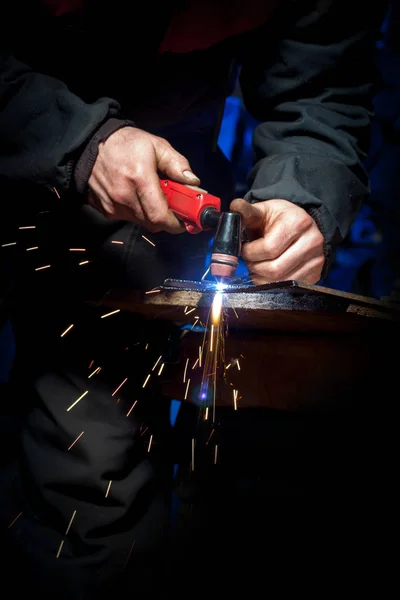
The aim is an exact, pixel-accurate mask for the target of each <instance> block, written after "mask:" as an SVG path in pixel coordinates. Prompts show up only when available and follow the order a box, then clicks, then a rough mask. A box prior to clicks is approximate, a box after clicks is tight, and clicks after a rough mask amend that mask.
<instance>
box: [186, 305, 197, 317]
mask: <svg viewBox="0 0 400 600" xmlns="http://www.w3.org/2000/svg"><path fill="white" fill-rule="evenodd" d="M195 310H196V307H194V308H191V309H190V310H188V311H187V313H185V315H190V313H192V312H193V311H195Z"/></svg>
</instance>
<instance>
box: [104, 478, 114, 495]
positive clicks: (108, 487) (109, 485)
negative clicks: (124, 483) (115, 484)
mask: <svg viewBox="0 0 400 600" xmlns="http://www.w3.org/2000/svg"><path fill="white" fill-rule="evenodd" d="M111 484H112V481H111V480H110V483H109V484H108V486H107V490H106V495H105V498H108V494H109V492H110V488H111Z"/></svg>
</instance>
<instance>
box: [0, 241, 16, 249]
mask: <svg viewBox="0 0 400 600" xmlns="http://www.w3.org/2000/svg"><path fill="white" fill-rule="evenodd" d="M16 245H17V242H9V243H8V244H2V245H1V247H2V248H7V246H16Z"/></svg>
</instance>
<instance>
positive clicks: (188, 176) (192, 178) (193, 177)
mask: <svg viewBox="0 0 400 600" xmlns="http://www.w3.org/2000/svg"><path fill="white" fill-rule="evenodd" d="M182 175H183V176H184V177H186V179H189V181H193V182H198V181H200V179H199V178H198V177H196V175H195V174H194V173H192V171H183V173H182Z"/></svg>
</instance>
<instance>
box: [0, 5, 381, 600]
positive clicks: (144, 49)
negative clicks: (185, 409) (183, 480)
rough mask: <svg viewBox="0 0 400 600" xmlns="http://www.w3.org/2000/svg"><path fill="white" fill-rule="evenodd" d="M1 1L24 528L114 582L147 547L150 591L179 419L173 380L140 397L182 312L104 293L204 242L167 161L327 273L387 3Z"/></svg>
mask: <svg viewBox="0 0 400 600" xmlns="http://www.w3.org/2000/svg"><path fill="white" fill-rule="evenodd" d="M2 11H3V32H2V40H1V45H2V53H1V63H0V69H1V87H0V102H1V115H0V146H1V153H0V177H1V189H2V198H3V203H2V207H3V208H2V219H1V221H2V224H1V236H2V238H1V244H2V246H3V247H2V248H1V253H2V263H3V265H6V266H5V268H4V273H5V276H4V278H3V287H4V295H5V297H6V298H7V299H8V298H12V299H11V300H9V301H8V302H5V303H4V306H6V307H7V306H8V307H9V314H10V315H11V320H12V323H13V327H14V334H15V339H16V351H17V355H16V359H15V365H14V370H13V374H12V375H11V380H12V382H13V387H12V401H13V403H14V404H13V406H15V405H16V398H17V397H18V398H19V401H18V407H19V410H20V415H19V416H20V417H21V420H22V426H21V443H20V444H18V449H19V452H18V461H17V462H16V466H15V465H14V463H12V467H13V468H12V469H11V468H10V469H11V471H12V473H13V485H11V484H10V485H8V484H7V485H4V486H2V489H4V490H5V493H4V494H3V497H4V507H2V510H1V514H2V518H3V519H5V520H6V522H5V527H4V528H5V529H6V530H7V536H6V540H7V547H8V548H9V549H15V552H17V556H18V561H22V562H19V564H20V565H21V564H22V565H24V573H25V574H26V575H25V576H26V578H28V577H30V579H28V581H30V580H31V581H32V582H33V583H34V584H35V585H37V586H38V587H37V588H36V591H38V590H40V591H43V592H44V593H46V592H51V593H54V594H57V596H58V597H59V598H64V597H65V598H67V599H69V598H74V599H78V598H85V600H86V598H92V597H93V598H97V597H100V595H99V596H97V595H96V593H98V594H100V591H101V589H105V587H106V585H108V584H110V582H112V584H113V585H114V584H115V581H117V580H118V577H119V576H122V573H123V572H124V569H125V571H126V570H127V568H128V567H129V569H130V570H133V571H134V572H135V573H136V576H135V585H134V587H133V588H132V589H134V590H135V591H137V590H138V587H137V586H143V589H141V591H142V593H143V594H144V593H149V594H150V597H151V589H152V588H151V585H154V584H155V583H157V578H156V577H155V576H154V573H156V574H157V572H158V569H159V567H160V563H159V562H157V560H156V558H155V557H157V556H158V557H160V556H162V555H161V554H160V552H161V550H160V548H163V543H164V536H163V533H162V532H163V524H164V523H165V522H166V523H168V514H169V513H168V510H167V512H165V508H166V505H167V504H168V498H169V495H168V483H167V482H168V480H169V477H170V473H171V465H172V464H173V462H174V461H173V458H172V457H171V454H170V452H169V450H167V451H166V450H165V448H169V445H168V444H169V443H170V440H171V430H170V428H169V425H168V422H167V421H168V411H167V410H166V409H165V406H164V404H163V402H162V398H161V396H162V394H160V396H159V397H160V398H161V400H159V399H158V397H157V394H156V393H155V392H154V389H153V392H152V395H151V397H150V396H148V397H147V399H148V400H149V403H148V404H147V405H146V403H142V404H141V406H140V402H139V404H138V407H137V408H138V412H136V408H134V409H133V410H132V411H131V410H130V408H131V405H133V401H134V400H135V398H136V396H135V394H137V393H139V392H141V388H142V387H143V386H142V382H143V379H144V377H145V375H146V373H147V372H148V369H149V365H150V364H152V363H150V362H148V361H147V358H143V356H144V355H145V352H146V351H147V350H146V348H147V346H148V350H151V348H152V347H153V346H154V348H155V349H156V350H155V354H154V356H153V358H154V357H156V355H160V354H162V352H164V350H165V348H164V347H163V342H162V341H160V340H161V339H162V338H163V337H166V338H170V337H171V335H173V333H172V332H171V330H170V329H169V328H168V327H167V326H165V331H164V333H165V336H162V335H160V329H159V328H158V325H157V324H156V325H157V326H156V325H154V323H153V324H152V325H151V327H150V328H148V329H146V328H145V326H144V324H143V321H142V320H141V319H140V318H139V317H136V316H134V315H129V316H123V315H121V314H119V315H111V316H110V317H109V318H107V319H106V318H104V319H100V318H99V306H95V307H91V306H88V305H87V304H86V302H85V300H86V298H87V296H88V295H90V294H91V293H93V289H94V287H95V286H99V287H100V289H102V290H103V291H104V293H106V292H107V290H108V289H109V288H110V287H112V286H114V285H120V286H121V285H122V286H137V287H141V288H142V289H151V288H152V287H153V286H156V285H158V284H159V283H160V281H162V277H164V276H181V277H182V276H186V274H187V273H189V272H193V270H194V265H195V264H196V265H197V264H198V262H199V258H198V257H199V256H200V260H203V259H204V254H203V252H202V251H203V250H204V246H202V244H204V242H203V240H204V239H206V238H204V237H202V234H199V235H198V236H189V235H188V234H186V233H183V232H184V227H183V225H182V223H181V222H180V221H179V220H178V218H177V217H176V216H175V215H174V214H173V213H172V212H171V210H169V208H168V205H167V202H166V199H165V197H164V196H163V194H162V191H161V188H160V185H159V177H160V175H161V176H162V177H164V178H167V179H171V180H174V181H176V182H180V183H183V184H188V185H195V186H201V187H202V188H205V189H207V190H208V191H209V192H210V193H212V194H215V195H216V196H218V197H220V198H221V199H222V201H223V203H224V208H225V210H227V209H230V210H232V211H237V212H239V213H240V214H241V216H242V222H243V225H244V227H245V229H246V232H247V237H248V240H249V241H248V242H247V243H246V244H244V245H243V249H242V257H243V260H244V261H245V263H246V265H247V268H248V271H249V274H250V277H251V278H252V281H253V282H254V283H256V284H258V283H265V282H271V281H277V280H284V279H294V280H298V281H300V282H305V283H310V284H315V283H318V282H319V281H321V279H322V278H323V276H324V274H325V273H326V272H327V269H329V264H330V257H331V256H332V251H333V250H334V248H335V247H336V246H337V245H338V244H340V243H341V241H342V240H343V239H344V238H345V237H346V236H347V234H348V232H349V229H350V227H351V224H352V222H353V221H354V219H355V216H356V215H357V212H358V210H359V209H360V207H361V206H362V204H363V203H364V202H365V201H366V199H367V198H368V194H369V186H368V176H367V174H366V172H365V170H364V168H363V161H364V158H365V157H366V154H367V152H368V144H369V132H370V123H371V118H372V116H373V95H374V93H375V89H376V84H377V83H378V79H377V75H376V69H375V65H374V51H375V42H376V39H377V36H378V34H379V29H380V26H381V23H382V21H383V18H384V16H385V11H386V3H385V2H379V3H370V4H369V5H368V3H364V2H361V1H358V0H354V1H353V2H351V1H350V2H343V1H342V0H306V1H302V2H296V1H294V0H285V1H283V2H276V1H274V0H271V1H265V0H247V1H246V2H241V1H237V2H232V1H228V0H221V1H220V2H212V1H208V0H199V1H197V0H182V1H176V2H163V3H161V5H158V6H157V8H155V7H154V5H153V3H150V2H141V3H132V2H129V3H126V2H120V1H119V0H115V1H114V2H112V3H109V2H103V1H101V0H99V1H97V2H89V1H85V0H37V1H35V2H32V1H30V2H23V1H22V2H15V3H8V6H7V7H3V9H2ZM237 85H239V88H240V93H241V94H242V98H243V102H244V106H245V108H246V110H248V111H249V113H250V114H251V115H252V116H253V117H254V119H255V120H256V122H257V123H258V125H257V127H256V128H255V131H254V151H255V154H254V168H253V169H252V170H251V172H250V173H249V180H248V185H249V187H248V193H247V194H245V197H244V198H235V187H234V183H235V182H234V174H233V173H232V169H231V165H230V164H229V161H228V160H227V159H226V158H225V156H224V155H223V153H222V152H221V150H220V149H219V147H218V143H217V140H218V133H219V128H220V124H221V118H222V114H223V107H224V103H225V100H226V98H227V97H228V96H229V95H231V94H233V93H234V92H235V90H236V89H237ZM149 240H150V242H151V243H150V244H149V243H148V241H149ZM199 248H200V252H199ZM79 253H81V254H79ZM76 256H79V258H78V259H76ZM196 260H197V263H196ZM85 269H87V270H85ZM196 269H197V266H196ZM195 272H196V273H198V271H195ZM197 278H200V277H199V276H197ZM110 312H112V311H111V309H110ZM102 313H105V311H104V310H103V311H102ZM101 316H104V315H103V314H102V315H101ZM100 321H101V323H100ZM71 325H73V326H74V327H72V329H71ZM146 327H147V326H146ZM160 327H161V328H162V327H164V326H163V325H160ZM67 330H68V332H67ZM143 331H145V334H143V335H142V332H143ZM65 332H67V333H65ZM131 352H132V354H131ZM124 353H125V354H124ZM139 355H140V356H141V357H142V358H139ZM107 361H108V362H107ZM146 361H147V362H146ZM109 364H111V365H112V366H111V367H110V369H109V370H107V367H108V365H109ZM89 366H90V369H89ZM100 368H101V369H102V371H101V373H100V372H99V370H100ZM94 371H97V373H96V374H95V375H94V376H93V377H92V375H93V373H94ZM118 384H123V385H122V387H120V388H118ZM129 386H131V387H129ZM117 388H118V392H117V393H116V394H115V393H114V392H115V390H117ZM111 392H112V393H111ZM145 392H146V390H144V392H143V393H145ZM85 396H86V397H85ZM10 405H11V404H10V402H7V407H8V408H7V410H11V409H10V408H9V407H10ZM140 411H142V412H140ZM147 428H148V430H149V431H150V432H152V433H154V439H153V441H154V446H153V447H152V448H151V451H149V446H150V442H151V439H152V438H150V437H149V436H148V433H146V430H147ZM162 440H164V443H165V444H166V445H165V446H163V442H162ZM10 469H8V472H10ZM10 490H11V491H10ZM167 509H168V506H167ZM14 517H15V519H16V520H15V522H14ZM10 525H11V526H10ZM160 532H161V533H160ZM159 537H160V538H161V541H159V539H158V538H159ZM10 552H11V550H10ZM12 556H14V555H12ZM160 560H161V562H162V558H161V559H160ZM127 565H128V567H127ZM10 585H11V583H10ZM12 585H13V586H14V585H15V580H14V579H13V581H12ZM40 586H41V587H40ZM108 589H109V591H110V589H113V588H112V587H110V588H108ZM115 589H116V588H115ZM95 590H97V592H95ZM146 590H147V592H146ZM149 590H150V591H149ZM38 593H39V591H38Z"/></svg>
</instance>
